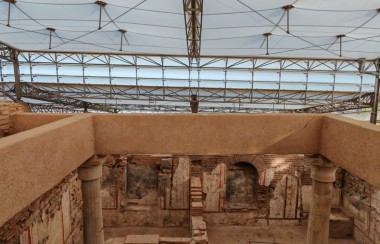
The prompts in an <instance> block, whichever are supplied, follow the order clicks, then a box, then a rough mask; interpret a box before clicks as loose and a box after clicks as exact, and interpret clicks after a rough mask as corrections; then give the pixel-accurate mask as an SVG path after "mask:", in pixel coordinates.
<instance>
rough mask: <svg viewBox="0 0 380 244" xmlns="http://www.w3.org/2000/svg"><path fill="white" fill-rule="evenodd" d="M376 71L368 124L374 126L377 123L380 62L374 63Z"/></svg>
mask: <svg viewBox="0 0 380 244" xmlns="http://www.w3.org/2000/svg"><path fill="white" fill-rule="evenodd" d="M376 70H377V72H378V75H377V76H376V81H375V91H374V93H373V97H372V99H371V103H372V112H371V119H370V122H371V123H372V124H376V122H377V110H378V106H379V90H380V75H379V72H380V60H378V61H377V62H376Z"/></svg>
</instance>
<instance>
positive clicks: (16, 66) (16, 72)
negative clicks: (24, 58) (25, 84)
mask: <svg viewBox="0 0 380 244" xmlns="http://www.w3.org/2000/svg"><path fill="white" fill-rule="evenodd" d="M11 56H12V62H13V72H14V77H15V93H16V99H17V100H18V101H21V84H20V64H19V63H18V52H17V51H16V50H12V51H11Z"/></svg>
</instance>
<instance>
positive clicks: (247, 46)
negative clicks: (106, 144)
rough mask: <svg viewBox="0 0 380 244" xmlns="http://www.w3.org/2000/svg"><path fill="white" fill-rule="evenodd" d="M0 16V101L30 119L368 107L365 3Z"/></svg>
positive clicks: (82, 9) (114, 2) (113, 0)
mask: <svg viewBox="0 0 380 244" xmlns="http://www.w3.org/2000/svg"><path fill="white" fill-rule="evenodd" d="M42 10H43V11H42ZM0 12H1V13H2V15H0V16H2V17H0V34H1V37H0V41H1V42H2V44H1V45H0V58H1V65H0V72H1V73H0V75H1V92H2V95H3V96H8V97H11V98H16V99H17V98H18V99H19V98H20V97H22V99H23V101H25V102H27V103H29V104H30V106H32V107H34V108H36V109H35V110H36V111H37V110H38V111H46V109H48V108H49V106H50V108H51V109H50V110H51V111H67V112H68V111H83V110H86V111H101V112H185V111H190V107H189V100H190V96H191V95H197V97H198V100H199V101H200V105H199V110H200V111H203V112H214V111H216V112H278V111H281V112H283V111H285V112H328V111H341V110H345V109H361V108H366V107H369V106H370V105H371V101H370V100H371V97H373V92H374V86H375V78H374V74H377V70H376V65H377V60H378V57H379V56H380V51H379V50H380V36H379V35H378V33H379V29H380V28H379V27H378V26H379V25H378V24H379V23H380V16H379V6H378V4H377V3H375V2H374V1H371V0H363V1H361V2H360V3H356V2H352V3H349V4H347V2H346V1H344V0H333V1H329V2H328V3H326V2H325V1H322V0H316V1H280V0H275V1H270V2H268V1H248V0H236V1H230V0H218V1H203V0H183V1H182V2H181V1H176V0H165V1H152V0H131V1H127V2H126V1H118V0H110V1H107V2H103V1H96V2H88V1H85V0H79V1H65V2H59V1H56V2H51V1H47V0H20V1H2V2H0ZM361 66H363V67H361ZM358 70H361V72H360V73H358ZM18 74H19V75H18ZM44 109H45V110H44ZM48 110H49V109H48Z"/></svg>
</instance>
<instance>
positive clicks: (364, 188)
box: [343, 171, 380, 244]
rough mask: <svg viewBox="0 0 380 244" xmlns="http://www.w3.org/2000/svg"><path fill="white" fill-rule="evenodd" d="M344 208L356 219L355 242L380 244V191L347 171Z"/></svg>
mask: <svg viewBox="0 0 380 244" xmlns="http://www.w3.org/2000/svg"><path fill="white" fill-rule="evenodd" d="M343 206H344V208H345V209H346V210H348V212H350V213H351V214H352V216H353V217H354V224H355V226H354V239H355V241H356V242H357V243H361V244H367V243H368V244H374V243H380V189H377V188H375V187H373V186H372V185H370V184H368V183H367V182H365V181H364V180H362V179H360V178H359V177H356V176H355V175H354V174H351V173H350V172H348V171H345V172H344V177H343Z"/></svg>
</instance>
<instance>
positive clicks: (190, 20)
mask: <svg viewBox="0 0 380 244" xmlns="http://www.w3.org/2000/svg"><path fill="white" fill-rule="evenodd" d="M183 11H184V17H185V26H186V39H187V51H188V57H189V61H190V64H191V63H192V60H193V59H194V58H199V57H200V53H201V36H202V13H203V0H183Z"/></svg>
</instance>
